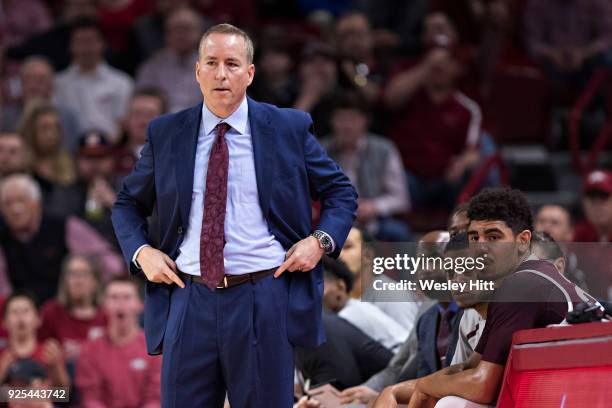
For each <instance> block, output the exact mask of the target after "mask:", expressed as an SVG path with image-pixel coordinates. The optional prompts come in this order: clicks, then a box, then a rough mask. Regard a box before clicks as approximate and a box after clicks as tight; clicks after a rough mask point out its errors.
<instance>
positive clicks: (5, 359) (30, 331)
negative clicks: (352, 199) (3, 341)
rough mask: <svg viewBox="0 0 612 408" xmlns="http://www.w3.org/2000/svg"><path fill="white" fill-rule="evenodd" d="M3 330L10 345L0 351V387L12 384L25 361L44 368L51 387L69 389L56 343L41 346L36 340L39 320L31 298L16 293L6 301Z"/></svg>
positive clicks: (49, 341) (48, 341)
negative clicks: (7, 336) (0, 385)
mask: <svg viewBox="0 0 612 408" xmlns="http://www.w3.org/2000/svg"><path fill="white" fill-rule="evenodd" d="M3 319H4V327H5V328H6V330H7V332H8V335H9V341H8V346H7V348H6V349H4V350H0V384H3V383H5V382H7V383H11V382H13V381H15V380H16V379H15V378H12V377H14V374H15V373H16V372H19V371H20V368H21V367H20V366H21V365H22V364H31V363H26V361H33V362H35V363H38V364H39V365H40V366H42V367H43V369H44V371H45V373H44V374H46V375H47V376H48V377H49V380H50V385H51V386H53V387H68V386H69V385H70V379H69V378H68V373H67V372H66V368H65V366H64V357H63V354H62V348H61V346H60V345H59V343H58V342H57V340H53V339H49V340H47V341H45V342H44V343H40V342H39V341H38V340H37V331H38V328H39V327H40V316H39V313H38V307H37V305H36V301H35V300H34V298H33V297H32V296H31V295H29V294H27V293H25V292H15V293H14V294H12V295H11V296H9V298H8V299H7V300H6V303H5V305H4V312H3Z"/></svg>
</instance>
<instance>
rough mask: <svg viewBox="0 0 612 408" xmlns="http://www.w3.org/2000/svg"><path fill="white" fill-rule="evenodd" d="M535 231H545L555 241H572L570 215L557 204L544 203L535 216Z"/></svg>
mask: <svg viewBox="0 0 612 408" xmlns="http://www.w3.org/2000/svg"><path fill="white" fill-rule="evenodd" d="M534 227H535V229H536V231H541V232H546V233H547V234H548V235H550V236H551V237H552V238H553V239H554V240H555V241H557V242H571V241H572V235H573V232H572V226H571V223H570V215H569V213H568V212H567V210H565V209H564V208H562V207H559V206H558V205H545V206H544V207H542V208H540V211H538V213H537V214H536V216H535V220H534Z"/></svg>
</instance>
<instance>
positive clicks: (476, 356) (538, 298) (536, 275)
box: [374, 189, 597, 408]
mask: <svg viewBox="0 0 612 408" xmlns="http://www.w3.org/2000/svg"><path fill="white" fill-rule="evenodd" d="M468 218H469V219H470V224H469V227H468V237H469V241H470V242H473V243H476V244H478V252H479V255H478V256H484V254H486V255H487V259H488V260H487V262H486V263H485V268H484V269H483V271H482V272H481V276H482V278H484V279H489V280H494V281H498V282H501V284H498V286H499V287H498V288H497V289H496V291H495V293H494V295H493V297H492V299H491V302H490V303H489V305H488V310H487V322H486V325H485V328H484V331H483V333H482V336H481V338H480V341H479V343H478V345H477V347H476V350H475V352H474V353H473V354H472V355H471V356H470V358H469V359H468V361H466V362H465V363H463V364H460V365H454V366H450V367H448V368H446V369H443V370H441V371H438V372H436V373H434V374H432V375H429V376H427V377H424V378H420V379H418V380H416V381H407V382H404V383H400V384H397V385H395V386H391V387H388V388H386V389H385V391H384V392H383V393H382V394H381V395H380V397H379V398H378V399H377V401H376V403H375V404H374V406H375V407H381V408H382V407H387V406H390V405H391V406H394V404H396V403H407V402H410V404H411V406H414V407H425V406H429V405H428V404H432V403H433V402H435V401H437V400H440V399H443V402H444V403H446V404H447V405H445V406H448V407H451V406H453V407H454V406H466V405H465V404H472V405H470V406H474V407H478V406H487V404H492V403H494V401H495V400H496V398H497V394H498V392H499V389H500V386H501V381H502V378H503V375H504V366H505V364H506V359H507V358H508V354H509V352H510V345H511V341H512V334H513V333H514V332H515V331H517V330H523V329H530V328H536V327H546V326H547V325H549V324H556V323H560V322H561V321H562V320H563V319H564V318H565V315H566V314H567V312H568V305H567V302H566V300H565V296H566V295H567V296H570V298H571V300H572V302H574V303H575V304H578V303H581V302H584V301H585V298H586V299H588V302H589V303H591V304H592V305H597V302H596V300H595V299H594V298H592V297H590V296H589V295H586V294H585V293H584V292H582V291H581V290H580V289H577V287H576V286H575V285H574V284H572V283H570V282H569V281H567V280H566V279H564V278H563V277H562V276H561V275H560V273H559V272H558V271H557V269H556V268H555V267H554V265H553V264H552V263H550V262H547V261H541V260H539V259H537V258H535V257H531V248H530V247H531V245H530V244H531V234H532V231H533V226H532V224H533V219H532V215H531V210H530V208H529V204H528V203H527V200H526V198H525V196H524V195H523V194H522V193H521V192H519V191H518V190H508V189H486V190H484V191H482V192H481V193H479V194H478V195H476V196H475V197H473V198H472V200H471V201H470V205H469V208H468ZM557 285H560V286H561V287H563V291H565V292H566V293H565V294H564V293H563V292H562V291H561V290H560V289H559V288H558V286H557ZM579 293H580V295H579ZM521 300H522V301H521ZM445 397H447V398H445Z"/></svg>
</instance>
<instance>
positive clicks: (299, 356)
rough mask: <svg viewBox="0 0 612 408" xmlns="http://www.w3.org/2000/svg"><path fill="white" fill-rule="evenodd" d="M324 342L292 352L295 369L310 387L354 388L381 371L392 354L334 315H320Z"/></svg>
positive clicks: (325, 312)
mask: <svg viewBox="0 0 612 408" xmlns="http://www.w3.org/2000/svg"><path fill="white" fill-rule="evenodd" d="M322 320H323V327H324V329H325V336H326V338H327V341H326V342H325V343H324V344H323V345H322V346H319V347H317V348H315V349H310V348H308V349H307V348H300V347H298V348H296V350H295V352H296V355H295V364H296V368H297V369H298V370H299V371H300V372H301V373H302V374H303V376H304V378H308V379H310V382H311V384H325V383H328V382H329V383H331V384H332V385H333V386H334V387H336V388H337V389H339V390H343V389H345V388H348V387H354V386H356V385H358V384H361V383H362V382H364V381H365V380H367V379H368V378H369V377H370V376H371V375H373V374H375V373H377V372H378V371H380V370H382V369H383V368H385V366H386V365H387V363H388V362H389V360H391V358H392V357H393V353H391V351H389V349H387V348H385V347H384V346H383V345H382V344H380V343H378V342H377V341H375V340H373V339H372V338H371V337H369V336H367V335H366V334H365V333H364V332H362V331H361V330H359V329H358V328H357V327H355V326H353V325H352V324H350V323H349V322H347V321H346V320H344V319H342V318H340V317H338V316H337V315H336V314H334V313H331V312H328V311H323V317H322Z"/></svg>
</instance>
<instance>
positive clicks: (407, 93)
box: [383, 35, 482, 209]
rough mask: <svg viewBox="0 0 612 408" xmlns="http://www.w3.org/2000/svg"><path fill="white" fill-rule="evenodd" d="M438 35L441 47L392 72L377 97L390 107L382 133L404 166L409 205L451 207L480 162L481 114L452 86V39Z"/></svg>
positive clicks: (455, 68) (454, 61)
mask: <svg viewBox="0 0 612 408" xmlns="http://www.w3.org/2000/svg"><path fill="white" fill-rule="evenodd" d="M439 37H440V39H439V42H440V45H441V46H437V47H434V48H432V49H431V50H430V51H429V52H428V53H427V55H426V56H425V57H424V58H423V59H422V61H421V62H420V63H419V64H417V65H416V66H414V67H413V68H411V69H408V70H406V71H403V72H400V73H399V74H397V75H395V76H394V77H393V78H392V79H391V80H390V81H389V82H388V84H387V86H386V90H385V92H384V95H383V100H384V102H385V104H386V105H387V106H388V108H390V109H391V110H392V111H393V114H392V116H391V118H390V121H389V124H388V130H387V134H388V135H389V137H390V138H391V139H392V140H393V141H394V142H395V144H396V145H397V146H398V148H399V150H400V154H401V155H402V158H403V161H404V166H405V167H406V169H407V170H408V185H409V188H410V196H411V199H412V203H413V205H414V207H415V208H423V207H424V206H426V205H430V204H432V203H442V205H444V206H445V207H448V208H449V209H450V208H452V204H453V201H454V199H455V196H456V195H457V194H458V192H459V190H460V188H461V185H462V184H463V183H464V182H465V180H466V177H467V175H468V173H469V170H470V169H471V168H473V167H475V166H476V165H477V164H478V163H479V161H480V154H479V152H478V145H479V140H480V133H481V129H480V126H481V119H482V114H481V112H480V108H479V106H478V104H476V102H474V101H472V100H471V99H469V98H468V97H467V96H465V95H464V94H462V93H461V92H459V91H458V89H457V86H456V81H457V78H458V75H459V73H460V69H461V67H460V63H459V60H458V59H457V57H456V56H455V55H454V54H453V51H452V50H451V49H450V48H448V45H450V44H452V42H451V41H452V38H451V37H450V36H448V35H445V36H442V35H440V36H439ZM443 38H444V39H445V40H443ZM445 44H446V45H447V46H444V45H445Z"/></svg>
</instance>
